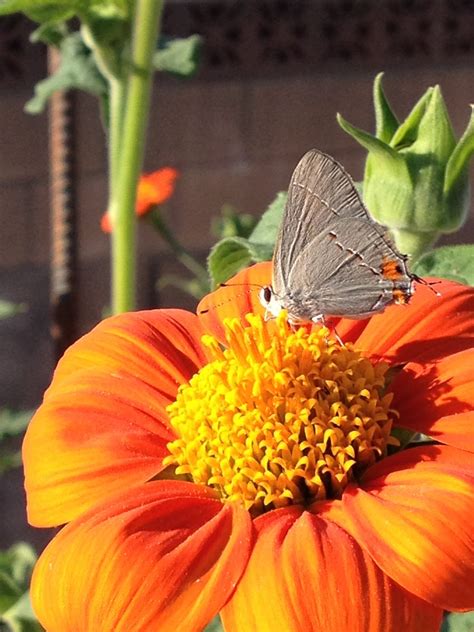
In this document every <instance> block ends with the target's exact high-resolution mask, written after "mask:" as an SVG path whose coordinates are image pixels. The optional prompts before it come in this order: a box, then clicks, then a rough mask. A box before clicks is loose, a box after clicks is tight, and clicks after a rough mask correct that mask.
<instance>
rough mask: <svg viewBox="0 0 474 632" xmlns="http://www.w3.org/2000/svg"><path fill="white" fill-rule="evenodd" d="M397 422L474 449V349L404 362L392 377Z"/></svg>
mask: <svg viewBox="0 0 474 632" xmlns="http://www.w3.org/2000/svg"><path fill="white" fill-rule="evenodd" d="M391 390H392V391H393V392H394V394H395V397H394V400H393V404H392V405H393V407H394V408H395V409H396V410H397V411H398V412H399V413H400V419H399V425H400V426H403V427H404V428H409V429H410V430H413V431H414V432H422V433H423V434H426V435H429V436H430V437H432V438H433V439H436V440H438V441H441V442H443V443H447V444H449V445H453V446H456V447H458V448H461V449H463V450H470V451H471V452H474V349H467V350H466V351H462V352H460V353H455V354H453V355H450V356H447V357H445V358H442V359H441V360H439V361H438V362H435V363H432V364H423V363H414V362H410V363H409V364H407V365H406V366H405V367H404V369H403V371H401V372H400V373H399V374H398V375H397V376H396V377H395V379H394V380H393V382H392V384H391Z"/></svg>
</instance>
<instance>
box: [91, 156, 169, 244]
mask: <svg viewBox="0 0 474 632" xmlns="http://www.w3.org/2000/svg"><path fill="white" fill-rule="evenodd" d="M178 176H179V172H178V171H176V169H173V168H172V167H164V168H163V169H158V171H153V172H152V173H145V174H144V175H142V176H140V180H139V181H138V188H137V204H136V207H135V212H136V214H137V216H138V217H142V216H143V215H146V214H147V213H149V212H150V211H152V210H153V209H154V208H155V206H157V205H158V204H163V202H166V200H168V199H169V198H170V197H171V196H172V195H173V192H174V187H175V181H176V179H177V178H178ZM100 227H101V228H102V230H103V231H104V233H111V232H112V224H111V222H110V215H109V213H108V211H107V213H104V215H103V216H102V220H101V222H100Z"/></svg>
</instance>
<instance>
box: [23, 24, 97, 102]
mask: <svg viewBox="0 0 474 632" xmlns="http://www.w3.org/2000/svg"><path fill="white" fill-rule="evenodd" d="M71 89H77V90H84V91H85V92H90V93H91V94H95V95H97V96H99V97H103V96H104V95H105V94H106V93H107V83H106V81H105V79H104V77H103V76H102V75H101V73H100V72H99V70H98V68H97V66H96V63H95V60H94V56H93V55H92V52H91V50H90V49H89V48H87V46H85V44H84V42H83V41H82V38H81V35H80V33H77V32H76V33H71V34H70V35H68V36H67V37H65V38H64V39H63V41H62V42H61V65H60V66H59V68H58V70H57V72H55V73H54V74H53V75H51V76H50V77H48V78H47V79H43V81H40V82H39V83H37V84H36V87H35V96H34V97H33V98H32V99H30V100H29V101H28V103H27V104H26V106H25V110H26V111H27V112H29V113H30V114H38V113H39V112H42V111H43V110H44V108H45V106H46V103H47V101H48V99H49V98H50V96H51V95H52V94H53V93H54V92H56V91H57V90H71Z"/></svg>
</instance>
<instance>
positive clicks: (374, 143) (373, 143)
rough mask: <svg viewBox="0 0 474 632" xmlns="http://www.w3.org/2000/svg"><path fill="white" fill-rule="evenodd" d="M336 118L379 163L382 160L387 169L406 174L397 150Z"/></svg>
mask: <svg viewBox="0 0 474 632" xmlns="http://www.w3.org/2000/svg"><path fill="white" fill-rule="evenodd" d="M336 116H337V122H338V123H339V125H340V126H341V127H342V129H343V130H344V131H345V132H347V133H348V134H349V135H350V136H352V138H354V139H355V140H356V141H357V142H358V143H359V144H360V145H362V147H365V149H367V151H368V152H369V153H371V154H373V155H374V156H376V157H377V160H378V161H379V162H380V160H383V161H384V162H385V163H386V164H387V167H390V168H392V169H397V170H401V171H402V172H403V173H405V171H406V165H405V161H404V160H403V158H402V156H400V154H398V153H397V152H396V151H395V149H392V147H390V145H388V144H387V143H385V142H384V141H383V140H380V139H378V138H376V137H375V136H373V135H372V134H369V133H368V132H364V130H362V129H359V128H358V127H355V126H354V125H351V124H350V123H349V122H348V121H346V120H345V119H344V118H343V117H342V116H341V115H340V114H337V115H336ZM407 174H408V172H407Z"/></svg>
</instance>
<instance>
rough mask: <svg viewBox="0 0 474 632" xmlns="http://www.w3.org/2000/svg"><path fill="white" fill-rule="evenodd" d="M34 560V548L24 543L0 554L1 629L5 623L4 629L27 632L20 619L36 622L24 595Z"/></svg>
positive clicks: (19, 543) (35, 557)
mask: <svg viewBox="0 0 474 632" xmlns="http://www.w3.org/2000/svg"><path fill="white" fill-rule="evenodd" d="M36 559H37V556H36V553H35V551H34V549H33V547H32V546H31V545H29V544H26V543H25V542H18V543H17V544H14V545H13V546H12V547H10V548H9V549H7V550H6V551H0V628H2V624H4V625H5V626H8V627H7V630H26V629H27V628H25V627H21V620H25V621H28V620H30V621H31V620H32V619H33V620H34V619H35V617H34V615H33V612H32V610H31V606H30V604H29V599H28V597H26V598H25V592H26V591H27V589H28V585H29V582H30V577H31V573H32V570H33V566H34V564H35V562H36ZM2 629H3V628H2ZM39 629H41V628H39Z"/></svg>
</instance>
